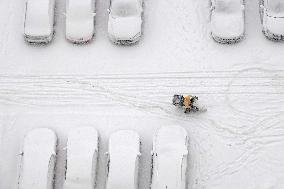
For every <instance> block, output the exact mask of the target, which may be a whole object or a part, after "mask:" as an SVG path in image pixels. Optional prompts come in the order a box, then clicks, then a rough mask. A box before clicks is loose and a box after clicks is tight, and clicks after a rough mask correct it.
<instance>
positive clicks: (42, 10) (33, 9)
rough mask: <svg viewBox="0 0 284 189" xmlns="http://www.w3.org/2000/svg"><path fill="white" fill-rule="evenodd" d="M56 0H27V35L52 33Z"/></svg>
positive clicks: (43, 35) (41, 35)
mask: <svg viewBox="0 0 284 189" xmlns="http://www.w3.org/2000/svg"><path fill="white" fill-rule="evenodd" d="M53 17H54V0H26V14H25V31H24V33H25V35H28V36H35V37H37V36H38V37H45V36H50V35H52V32H53Z"/></svg>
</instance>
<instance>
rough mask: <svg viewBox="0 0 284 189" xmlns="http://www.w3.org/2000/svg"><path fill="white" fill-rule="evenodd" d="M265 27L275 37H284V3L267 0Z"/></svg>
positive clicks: (279, 0)
mask: <svg viewBox="0 0 284 189" xmlns="http://www.w3.org/2000/svg"><path fill="white" fill-rule="evenodd" d="M263 27H264V29H265V30H268V32H270V33H272V34H275V35H282V36H284V2H283V1H281V0H265V2H264V18H263Z"/></svg>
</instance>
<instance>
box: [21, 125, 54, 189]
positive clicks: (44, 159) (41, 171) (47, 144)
mask: <svg viewBox="0 0 284 189" xmlns="http://www.w3.org/2000/svg"><path fill="white" fill-rule="evenodd" d="M56 144H57V136H56V135H55V133H54V132H53V131H52V130H50V129H47V128H40V129H34V130H32V131H30V132H29V133H28V134H27V135H26V136H25V139H24V146H23V158H22V162H21V173H20V181H19V188H20V189H35V188H37V189H47V188H46V187H47V183H49V182H50V179H52V178H49V177H48V175H52V174H51V173H49V171H50V167H49V166H50V160H51V158H52V157H55V154H56Z"/></svg>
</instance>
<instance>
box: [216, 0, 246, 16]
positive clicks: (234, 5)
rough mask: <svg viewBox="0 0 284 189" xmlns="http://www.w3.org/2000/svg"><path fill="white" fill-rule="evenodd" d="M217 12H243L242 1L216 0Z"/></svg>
mask: <svg viewBox="0 0 284 189" xmlns="http://www.w3.org/2000/svg"><path fill="white" fill-rule="evenodd" d="M215 10H216V11H217V12H227V13H234V12H239V11H240V10H242V4H241V0H215Z"/></svg>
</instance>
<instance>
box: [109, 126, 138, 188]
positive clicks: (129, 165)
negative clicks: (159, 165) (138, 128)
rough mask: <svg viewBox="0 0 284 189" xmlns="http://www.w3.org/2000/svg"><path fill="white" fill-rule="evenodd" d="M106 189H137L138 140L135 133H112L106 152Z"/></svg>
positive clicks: (126, 131)
mask: <svg viewBox="0 0 284 189" xmlns="http://www.w3.org/2000/svg"><path fill="white" fill-rule="evenodd" d="M106 155H107V171H106V172H107V181H106V189H122V188H123V189H138V168H139V159H140V155H141V154H140V138H139V135H138V134H137V133H136V132H135V131H131V130H122V131H118V132H116V133H113V134H112V135H111V136H110V139H109V149H108V152H107V154H106Z"/></svg>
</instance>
